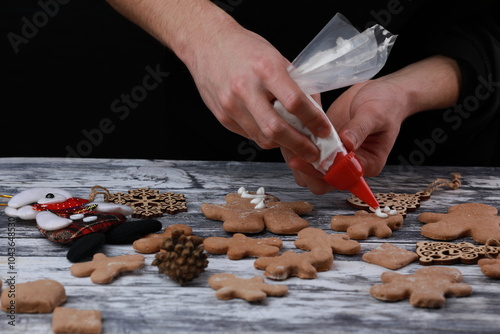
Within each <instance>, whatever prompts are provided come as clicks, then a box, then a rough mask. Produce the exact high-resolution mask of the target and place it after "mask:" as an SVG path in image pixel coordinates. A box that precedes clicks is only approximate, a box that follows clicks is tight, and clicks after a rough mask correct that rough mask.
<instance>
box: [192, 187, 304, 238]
mask: <svg viewBox="0 0 500 334" xmlns="http://www.w3.org/2000/svg"><path fill="white" fill-rule="evenodd" d="M260 189H262V190H259V191H257V192H256V193H250V192H248V191H246V190H244V189H242V188H240V190H239V192H238V193H231V194H228V195H227V196H226V198H225V199H226V204H211V203H204V204H202V206H201V211H202V212H203V214H204V215H205V217H207V218H208V219H212V220H219V221H223V222H224V224H223V225H222V228H223V229H224V231H226V232H232V233H234V232H238V233H258V232H261V231H263V230H265V229H266V228H267V229H268V230H269V231H271V232H273V233H276V234H296V233H297V232H299V231H300V230H302V229H304V228H306V227H308V226H309V223H308V222H307V221H306V220H305V219H303V218H301V217H299V216H300V215H305V214H307V213H309V212H311V211H312V209H313V206H312V205H311V204H310V203H308V202H305V201H296V202H280V200H279V199H278V198H277V197H275V196H272V195H269V194H265V192H264V191H263V188H260Z"/></svg>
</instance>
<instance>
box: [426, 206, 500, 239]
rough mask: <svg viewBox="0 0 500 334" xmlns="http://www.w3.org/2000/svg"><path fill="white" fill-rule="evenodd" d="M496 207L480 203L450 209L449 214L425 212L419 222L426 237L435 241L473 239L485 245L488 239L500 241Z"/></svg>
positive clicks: (499, 225) (499, 222)
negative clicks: (422, 224)
mask: <svg viewBox="0 0 500 334" xmlns="http://www.w3.org/2000/svg"><path fill="white" fill-rule="evenodd" d="M497 214H498V210H497V209H496V208H495V207H492V206H490V205H486V204H479V203H466V204H458V205H454V206H452V207H450V208H449V209H448V213H431V212H424V213H422V214H421V215H420V216H419V217H418V220H419V221H420V222H422V223H425V224H426V225H424V226H422V230H421V233H422V235H423V236H424V237H427V238H431V239H434V240H444V241H448V240H454V239H457V238H460V237H468V236H470V237H472V238H473V239H474V240H475V241H477V242H479V243H481V244H485V243H486V241H488V239H490V238H493V239H500V216H497Z"/></svg>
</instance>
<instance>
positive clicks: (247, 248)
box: [203, 233, 283, 260]
mask: <svg viewBox="0 0 500 334" xmlns="http://www.w3.org/2000/svg"><path fill="white" fill-rule="evenodd" d="M282 246H283V242H282V241H281V239H278V238H262V239H254V238H249V237H247V236H245V235H244V234H241V233H236V234H234V235H233V237H232V238H223V237H209V238H206V239H205V240H203V247H205V250H206V251H207V252H209V253H212V254H227V257H228V258H229V259H230V260H240V259H243V258H245V257H249V256H251V257H261V256H276V255H278V254H279V252H280V249H281V247H282Z"/></svg>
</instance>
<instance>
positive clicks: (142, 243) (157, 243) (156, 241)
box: [132, 224, 193, 254]
mask: <svg viewBox="0 0 500 334" xmlns="http://www.w3.org/2000/svg"><path fill="white" fill-rule="evenodd" d="M176 230H180V231H182V232H183V234H184V235H191V234H192V233H193V230H192V229H191V227H189V226H187V225H184V224H174V225H170V226H168V227H167V228H165V231H163V232H162V233H151V234H148V235H146V236H145V237H143V238H141V239H138V240H136V241H134V243H133V244H132V246H133V247H134V250H135V251H136V252H138V253H142V254H153V253H157V252H159V251H160V249H161V244H162V243H163V242H164V241H165V239H167V238H171V237H172V232H173V231H176Z"/></svg>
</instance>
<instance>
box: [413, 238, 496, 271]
mask: <svg viewBox="0 0 500 334" xmlns="http://www.w3.org/2000/svg"><path fill="white" fill-rule="evenodd" d="M416 253H417V255H418V257H419V262H420V264H421V265H423V266H429V265H448V264H455V263H464V264H476V263H477V261H479V259H481V258H483V257H486V256H488V255H489V256H493V255H497V254H500V247H496V246H488V245H482V246H476V245H474V244H471V243H469V242H460V243H452V242H427V241H421V242H417V250H416Z"/></svg>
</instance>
